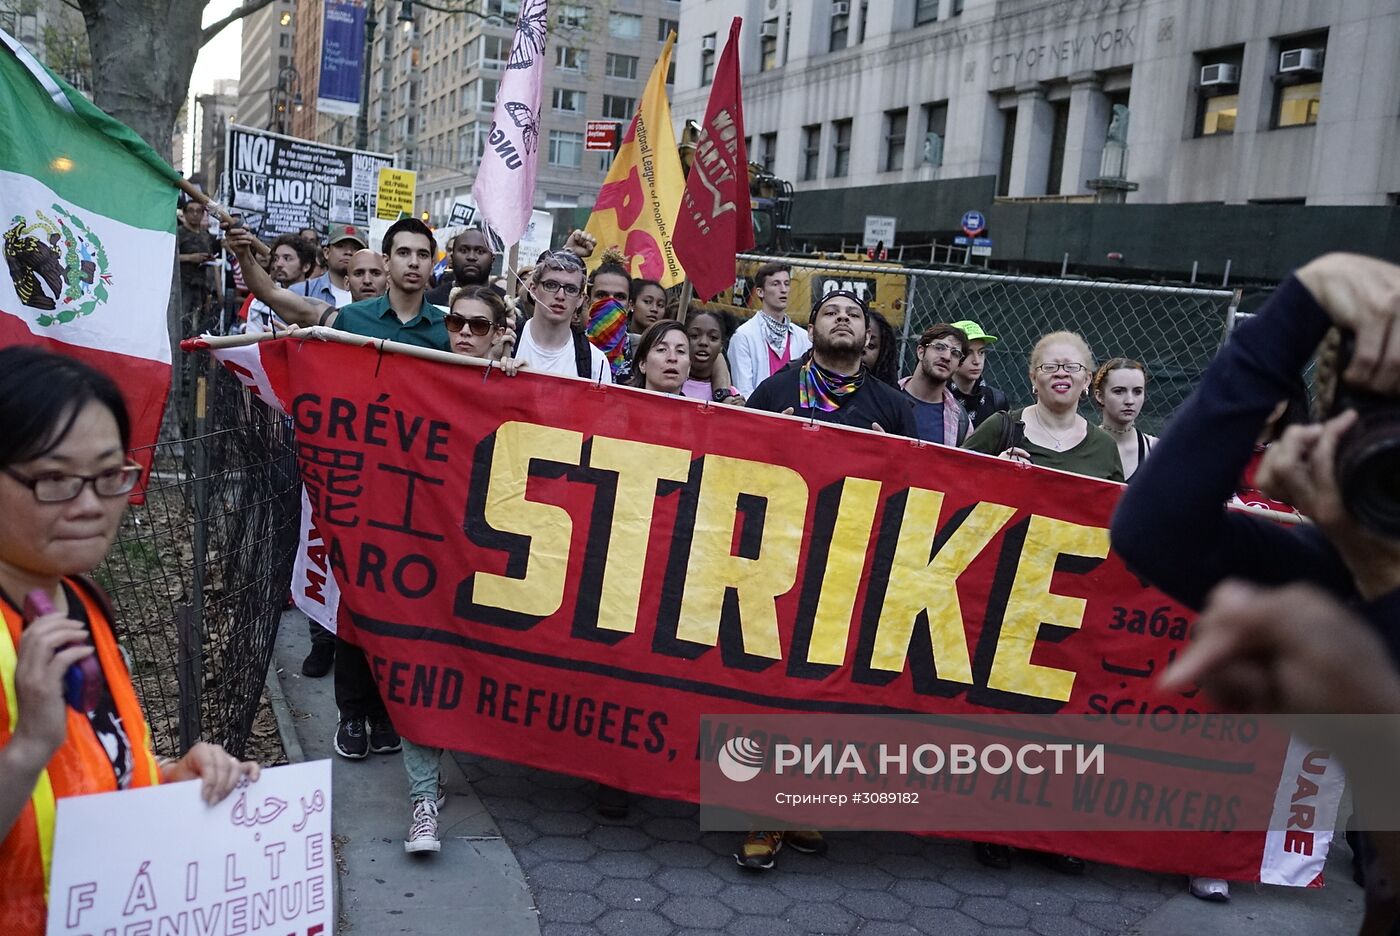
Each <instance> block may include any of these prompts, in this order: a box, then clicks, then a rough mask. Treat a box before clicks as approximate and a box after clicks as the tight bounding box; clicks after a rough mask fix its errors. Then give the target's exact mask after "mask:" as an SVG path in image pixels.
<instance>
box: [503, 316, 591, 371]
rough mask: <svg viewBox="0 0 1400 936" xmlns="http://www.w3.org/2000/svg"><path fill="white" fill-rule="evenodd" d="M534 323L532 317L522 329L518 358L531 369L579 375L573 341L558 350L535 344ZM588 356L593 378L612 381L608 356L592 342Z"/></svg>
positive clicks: (517, 352) (516, 354)
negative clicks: (548, 349) (575, 362)
mask: <svg viewBox="0 0 1400 936" xmlns="http://www.w3.org/2000/svg"><path fill="white" fill-rule="evenodd" d="M534 324H535V321H534V319H531V320H530V321H528V322H526V323H525V327H524V328H522V329H521V330H520V345H519V346H518V347H517V348H516V349H515V356H516V358H517V359H518V360H521V361H525V362H527V363H529V365H530V369H531V370H536V371H542V372H544V373H546V374H559V375H560V376H562V377H577V376H578V367H577V366H575V364H574V343H573V341H572V340H570V341H568V342H566V343H565V344H564V346H563V347H562V348H559V349H557V350H553V351H547V350H545V349H544V348H541V347H540V346H539V345H537V344H535V338H534V333H533V331H532V329H531V327H530V326H532V325H534ZM585 340H586V339H585ZM588 356H589V361H590V364H591V365H592V366H591V370H592V372H593V373H592V375H591V376H592V378H593V379H594V380H601V382H602V383H612V382H613V379H612V368H611V367H610V366H608V359H607V356H606V355H604V354H603V352H602V351H599V350H598V349H597V348H596V347H594V346H593V345H592V344H590V345H589V346H588Z"/></svg>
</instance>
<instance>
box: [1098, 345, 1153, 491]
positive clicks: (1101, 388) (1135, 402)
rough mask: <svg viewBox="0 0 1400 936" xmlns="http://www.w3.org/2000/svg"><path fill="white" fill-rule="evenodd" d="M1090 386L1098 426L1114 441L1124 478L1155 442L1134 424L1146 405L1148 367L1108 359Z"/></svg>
mask: <svg viewBox="0 0 1400 936" xmlns="http://www.w3.org/2000/svg"><path fill="white" fill-rule="evenodd" d="M1090 389H1091V391H1092V395H1093V399H1094V403H1095V404H1096V405H1097V406H1098V407H1099V409H1100V410H1101V411H1102V413H1103V416H1102V419H1101V420H1100V423H1099V428H1100V429H1102V430H1103V431H1104V432H1107V433H1108V434H1109V435H1110V436H1112V437H1113V441H1114V443H1115V444H1117V446H1118V457H1119V459H1121V460H1122V462H1123V478H1124V480H1127V479H1128V478H1131V477H1132V476H1133V472H1135V471H1137V469H1138V466H1139V465H1141V464H1142V462H1143V460H1144V459H1146V458H1147V455H1148V453H1149V452H1151V451H1152V446H1153V445H1155V444H1156V443H1157V437H1156V436H1150V435H1148V434H1147V433H1145V432H1143V431H1142V430H1141V429H1139V428H1138V427H1137V420H1138V417H1139V416H1141V415H1142V409H1143V407H1144V406H1145V405H1146V404H1147V368H1146V367H1144V366H1143V365H1142V362H1141V361H1134V360H1133V359H1132V358H1125V357H1116V358H1110V359H1109V360H1107V361H1105V362H1104V363H1103V366H1102V367H1100V368H1099V370H1098V373H1096V374H1095V375H1094V382H1093V383H1092V384H1091V385H1090Z"/></svg>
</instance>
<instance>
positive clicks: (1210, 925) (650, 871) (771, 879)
mask: <svg viewBox="0 0 1400 936" xmlns="http://www.w3.org/2000/svg"><path fill="white" fill-rule="evenodd" d="M307 649H308V647H307V637H306V619H305V618H304V617H303V616H302V615H301V613H300V612H298V611H289V612H287V613H286V614H284V615H283V618H282V627H281V629H280V633H279V635H278V638H277V644H276V648H275V655H274V660H273V665H274V667H275V672H274V673H272V674H270V675H269V680H268V684H269V696H270V698H271V701H272V703H273V709H274V711H275V712H276V713H277V714H278V723H279V728H280V729H281V730H282V733H283V744H284V747H285V748H286V749H287V757H288V759H289V760H292V761H296V760H300V759H318V758H322V757H330V758H331V759H332V761H333V764H334V767H333V782H334V787H333V791H334V796H333V804H334V813H333V828H334V830H335V838H336V843H337V844H336V853H337V856H338V857H339V859H340V876H339V890H338V893H337V905H338V906H339V907H340V925H339V928H338V932H340V933H354V934H360V936H380V934H392V933H413V934H427V933H432V934H435V936H437V934H441V936H455V934H489V936H535V934H541V933H543V936H591V934H600V936H620V934H654V936H670V934H679V933H681V932H682V931H684V932H685V933H687V934H690V933H695V934H699V933H709V934H721V933H722V934H738V933H754V934H759V933H761V934H763V936H784V934H789V933H792V934H800V933H848V934H856V936H882V934H891V936H893V934H911V936H912V934H918V933H938V934H941V936H948V934H959V933H966V934H981V933H1000V934H1009V933H1016V932H1034V933H1040V934H1044V936H1060V934H1063V936H1105V934H1109V936H1118V934H1130V936H1209V934H1214V933H1231V934H1236V933H1238V934H1253V933H1258V934H1268V936H1350V934H1353V933H1355V932H1356V930H1357V927H1358V924H1359V921H1360V919H1361V914H1362V904H1363V897H1362V892H1361V889H1360V888H1358V887H1356V886H1355V885H1354V884H1352V882H1351V868H1350V857H1351V855H1350V851H1349V850H1348V849H1347V848H1346V846H1345V845H1344V844H1343V843H1342V842H1341V840H1340V836H1339V837H1338V840H1337V842H1336V843H1335V844H1334V846H1333V849H1332V853H1331V856H1330V858H1329V860H1328V864H1327V880H1328V882H1329V883H1328V886H1327V887H1325V888H1323V889H1321V890H1305V889H1302V888H1285V887H1272V886H1267V885H1247V884H1238V883H1237V884H1235V885H1233V886H1232V888H1231V894H1232V899H1231V901H1230V902H1229V903H1228V904H1208V903H1205V902H1204V901H1200V900H1197V899H1195V898H1194V897H1192V896H1190V895H1189V894H1188V893H1186V889H1185V879H1184V878H1180V877H1173V876H1166V875H1150V874H1146V873H1144V872H1138V871H1130V870H1128V869H1123V868H1112V867H1108V866H1091V867H1090V869H1089V872H1088V874H1086V875H1085V876H1084V877H1081V878H1066V877H1063V876H1061V875H1057V874H1055V873H1054V872H1051V871H1049V870H1048V869H1045V868H1042V867H1038V866H1037V865H1036V864H1035V863H1034V862H1030V861H1017V862H1016V864H1015V865H1014V866H1013V868H1012V869H1011V870H1009V871H992V870H989V869H986V868H983V867H981V866H979V865H977V864H976V863H975V862H974V861H973V860H972V857H971V855H970V850H969V849H968V847H967V845H966V843H963V842H954V841H949V840H940V839H920V838H917V837H915V836H908V835H890V834H888V833H883V834H880V833H859V834H854V833H851V834H843V835H840V836H833V842H832V849H831V854H830V855H829V856H828V857H827V858H823V859H817V858H812V857H809V856H805V855H795V854H792V855H790V854H788V853H787V852H784V853H783V855H782V856H781V858H780V860H779V864H778V867H777V868H776V869H775V870H774V871H771V872H768V873H766V874H764V875H761V876H755V875H752V874H751V873H746V872H743V871H741V870H740V869H738V868H737V867H736V866H735V864H734V861H733V858H732V857H730V854H729V853H730V851H731V850H732V848H733V845H734V844H735V843H734V841H733V839H734V836H732V835H727V834H722V833H702V832H701V831H700V830H699V828H698V826H697V825H696V820H695V816H696V811H695V807H694V806H691V805H689V804H685V803H674V802H670V801H666V800H655V799H649V798H645V797H637V798H635V799H634V808H633V815H632V816H631V817H630V818H629V819H626V820H620V821H616V822H610V821H608V820H602V819H599V818H598V817H596V816H595V815H594V814H593V812H592V809H591V802H592V794H591V789H592V787H591V784H588V783H586V782H584V781H576V780H574V779H573V778H569V777H564V776H562V775H559V774H551V773H548V772H545V771H538V770H532V769H530V768H526V767H520V766H517V765H512V764H507V763H505V762H502V761H495V760H492V759H490V758H482V757H478V756H476V755H469V754H459V755H456V756H455V757H454V756H446V757H444V758H443V760H442V765H443V776H444V780H445V785H446V788H447V791H448V793H449V797H448V803H447V806H446V807H445V808H444V810H443V813H442V838H443V848H442V852H441V854H439V855H437V856H434V857H430V858H426V859H415V858H411V857H410V856H408V855H405V854H404V851H403V837H404V833H405V832H406V831H407V827H408V818H409V815H408V812H409V810H408V799H407V778H406V777H405V775H404V772H403V766H402V762H401V759H400V758H399V757H398V756H397V755H391V756H388V757H381V756H375V755H370V757H369V759H368V760H365V761H359V762H351V761H347V760H344V759H343V758H340V757H337V756H336V755H335V754H334V752H333V751H332V749H331V738H332V736H333V735H334V733H335V727H336V710H335V702H334V697H333V688H332V682H331V678H330V677H329V676H327V677H325V678H322V679H307V678H305V677H303V676H302V675H301V661H302V657H303V656H304V655H305V654H306V651H307ZM463 767H465V768H466V769H467V770H468V771H470V773H471V775H472V777H473V780H474V784H475V787H474V786H473V785H472V784H468V782H467V779H466V776H465V775H464V774H463ZM483 800H484V801H485V805H484V804H483ZM488 806H489V807H490V810H489V811H488V808H487V807H488ZM1348 812H1349V808H1348V807H1347V806H1346V804H1345V803H1344V805H1343V810H1342V813H1341V815H1342V816H1343V817H1345V816H1346V815H1347V814H1348ZM497 820H499V825H498V823H497ZM503 830H504V832H505V836H504V837H502V831H503ZM522 866H523V867H525V868H528V869H529V873H530V881H529V882H527V880H526V877H525V873H524V872H523V871H522ZM697 927H700V928H697Z"/></svg>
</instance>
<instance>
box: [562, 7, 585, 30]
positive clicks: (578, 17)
mask: <svg viewBox="0 0 1400 936" xmlns="http://www.w3.org/2000/svg"><path fill="white" fill-rule="evenodd" d="M557 22H558V23H559V25H560V26H563V27H565V28H577V29H581V28H583V27H584V26H587V25H588V7H586V6H582V5H580V4H577V3H566V4H564V5H563V6H562V7H561V8H560V9H559V19H558V20H557Z"/></svg>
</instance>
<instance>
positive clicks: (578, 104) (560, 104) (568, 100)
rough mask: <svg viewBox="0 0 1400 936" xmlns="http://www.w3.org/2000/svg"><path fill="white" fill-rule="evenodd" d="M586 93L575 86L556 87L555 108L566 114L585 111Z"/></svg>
mask: <svg viewBox="0 0 1400 936" xmlns="http://www.w3.org/2000/svg"><path fill="white" fill-rule="evenodd" d="M583 102H584V93H583V92H582V91H575V90H574V89H573V88H555V89H554V102H553V104H554V109H555V110H557V111H561V112H563V113H566V114H582V113H583Z"/></svg>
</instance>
